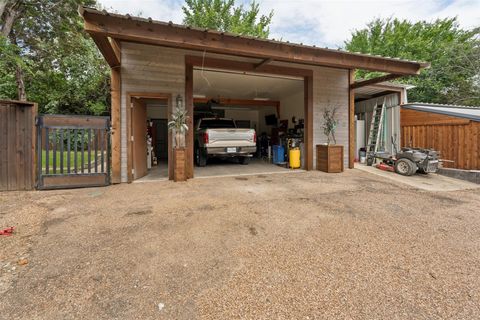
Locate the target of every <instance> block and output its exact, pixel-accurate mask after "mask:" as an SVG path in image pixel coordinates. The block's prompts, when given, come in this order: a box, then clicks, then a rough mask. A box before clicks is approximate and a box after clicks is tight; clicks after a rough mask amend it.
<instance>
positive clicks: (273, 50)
mask: <svg viewBox="0 0 480 320" xmlns="http://www.w3.org/2000/svg"><path fill="white" fill-rule="evenodd" d="M79 13H80V15H81V16H82V17H83V19H84V21H85V24H84V28H85V30H86V31H87V32H88V33H89V34H90V35H91V36H92V38H93V39H94V41H95V42H96V44H97V46H98V47H99V49H100V51H101V52H102V54H103V55H104V57H105V59H106V60H107V62H108V63H109V64H110V66H112V67H115V66H118V65H120V57H119V55H118V54H116V52H115V47H114V44H115V41H118V40H119V41H129V42H136V43H143V44H151V45H160V46H166V47H173V48H181V49H189V50H200V51H208V52H210V53H219V54H227V55H235V56H242V57H249V58H258V59H261V60H262V61H261V62H259V63H258V68H261V67H262V66H264V65H266V64H268V63H270V62H272V61H280V62H290V63H300V64H306V65H315V66H328V67H336V68H343V69H363V70H369V71H379V72H386V73H392V74H395V77H399V76H402V75H416V74H419V73H420V70H421V69H422V68H426V67H428V66H429V64H428V63H424V62H416V61H406V60H400V59H394V58H385V57H380V56H373V55H367V54H359V53H351V52H346V51H341V50H332V49H323V48H317V47H314V46H305V45H301V44H292V43H288V42H280V41H275V40H265V39H260V38H254V37H245V36H238V35H234V34H230V33H223V32H218V31H212V30H202V29H198V28H190V27H186V26H182V25H177V24H173V23H171V22H170V23H165V22H160V21H154V20H152V19H143V18H134V17H131V16H129V15H118V14H112V13H108V12H106V11H98V10H96V9H91V8H87V7H82V6H81V7H79ZM109 44H110V47H109ZM389 79H392V78H389ZM383 81H385V80H383Z"/></svg>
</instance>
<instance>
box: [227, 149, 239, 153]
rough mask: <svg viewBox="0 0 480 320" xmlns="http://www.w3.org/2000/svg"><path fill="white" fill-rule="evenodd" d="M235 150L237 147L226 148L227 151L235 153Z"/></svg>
mask: <svg viewBox="0 0 480 320" xmlns="http://www.w3.org/2000/svg"><path fill="white" fill-rule="evenodd" d="M235 152H237V148H227V153H235Z"/></svg>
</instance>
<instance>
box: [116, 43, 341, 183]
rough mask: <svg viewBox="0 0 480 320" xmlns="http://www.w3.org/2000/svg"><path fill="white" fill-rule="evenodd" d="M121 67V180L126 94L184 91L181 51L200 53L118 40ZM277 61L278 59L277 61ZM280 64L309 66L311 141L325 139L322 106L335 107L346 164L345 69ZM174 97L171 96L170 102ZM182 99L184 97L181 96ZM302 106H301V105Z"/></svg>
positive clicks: (124, 163) (124, 167)
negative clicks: (311, 82)
mask: <svg viewBox="0 0 480 320" xmlns="http://www.w3.org/2000/svg"><path fill="white" fill-rule="evenodd" d="M121 51H122V57H121V58H122V67H121V77H122V79H121V92H122V94H121V119H120V121H121V181H122V182H126V181H127V180H128V174H127V121H126V119H127V95H128V93H132V92H142V93H143V92H148V93H165V94H171V95H172V97H176V96H177V95H179V94H180V95H181V96H182V97H184V95H185V55H187V54H189V55H197V56H199V55H202V53H201V52H198V51H188V50H181V49H172V48H166V47H159V46H150V45H143V44H135V43H127V42H122V49H121ZM207 56H208V57H215V58H224V59H231V60H242V61H255V60H252V59H247V58H241V57H232V56H225V55H218V54H207ZM277 64H280V63H277ZM281 65H285V66H290V67H298V68H303V69H311V70H313V145H314V150H313V152H314V159H313V160H314V161H313V165H314V167H315V166H316V154H315V145H317V144H321V143H325V142H326V137H325V135H324V134H323V129H322V124H323V116H322V113H323V110H324V109H325V108H331V107H337V115H338V119H339V124H338V127H337V131H336V138H337V144H342V145H344V147H345V149H344V150H345V152H344V164H345V166H347V167H348V106H349V101H348V98H349V91H348V86H349V83H348V80H349V72H348V70H345V69H336V68H328V67H309V66H306V65H297V64H290V63H281ZM174 100H175V99H172V102H171V103H173V101H174ZM184 101H185V99H184ZM302 107H303V106H302Z"/></svg>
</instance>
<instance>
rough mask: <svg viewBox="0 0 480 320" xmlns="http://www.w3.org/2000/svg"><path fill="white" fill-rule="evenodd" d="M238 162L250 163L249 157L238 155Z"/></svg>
mask: <svg viewBox="0 0 480 320" xmlns="http://www.w3.org/2000/svg"><path fill="white" fill-rule="evenodd" d="M238 162H240V164H243V165H247V164H249V163H250V158H249V157H240V158H238Z"/></svg>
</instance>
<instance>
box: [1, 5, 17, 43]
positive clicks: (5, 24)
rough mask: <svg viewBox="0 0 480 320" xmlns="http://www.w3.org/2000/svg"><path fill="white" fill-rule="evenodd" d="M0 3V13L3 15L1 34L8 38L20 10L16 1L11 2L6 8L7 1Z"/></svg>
mask: <svg viewBox="0 0 480 320" xmlns="http://www.w3.org/2000/svg"><path fill="white" fill-rule="evenodd" d="M0 1H1V3H0V13H2V14H4V19H3V21H2V23H1V27H2V30H1V34H2V36H4V37H8V36H9V35H10V32H11V31H12V28H13V24H14V23H15V20H16V19H17V18H18V16H19V15H20V11H21V8H20V6H19V2H18V1H13V2H11V4H10V5H9V6H7V2H8V1H7V0H0ZM2 14H0V18H2Z"/></svg>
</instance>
